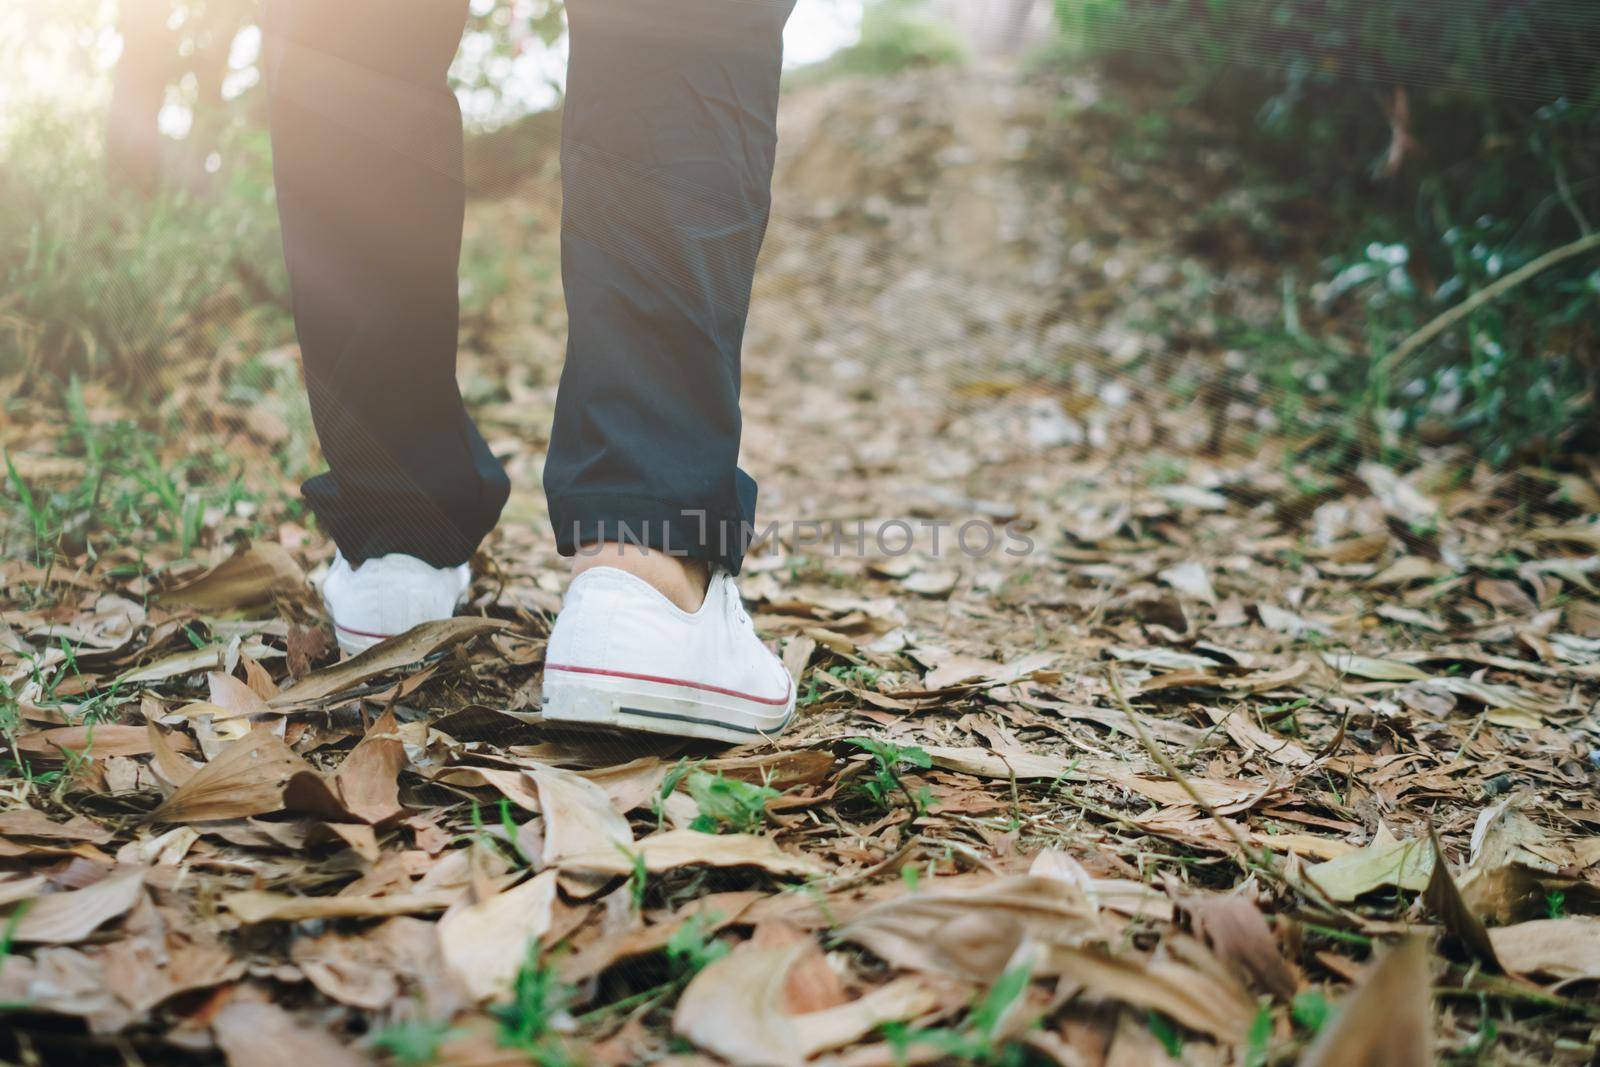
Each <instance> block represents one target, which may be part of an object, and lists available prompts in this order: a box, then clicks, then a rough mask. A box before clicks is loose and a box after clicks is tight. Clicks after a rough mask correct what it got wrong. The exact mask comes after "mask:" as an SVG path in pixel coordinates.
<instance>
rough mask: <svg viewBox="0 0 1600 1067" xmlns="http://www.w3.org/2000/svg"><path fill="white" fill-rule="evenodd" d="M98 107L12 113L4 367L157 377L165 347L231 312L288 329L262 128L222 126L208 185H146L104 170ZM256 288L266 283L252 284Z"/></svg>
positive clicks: (276, 330) (186, 341) (128, 378)
mask: <svg viewBox="0 0 1600 1067" xmlns="http://www.w3.org/2000/svg"><path fill="white" fill-rule="evenodd" d="M103 121H104V120H103V118H101V117H99V116H84V115H73V114H64V113H59V112H40V113H37V114H33V115H30V116H27V117H25V118H24V119H22V120H19V121H18V122H16V123H15V124H14V125H12V126H11V127H10V128H9V130H8V133H7V136H6V139H5V143H4V149H5V155H6V166H5V167H4V168H0V203H4V204H5V205H6V207H5V210H4V211H0V292H4V293H5V294H6V304H5V313H4V314H3V315H0V371H4V372H7V373H11V372H15V371H17V370H19V369H26V370H30V371H34V370H37V371H41V372H49V373H54V374H59V375H62V376H63V377H65V375H66V374H67V373H69V372H74V371H76V372H80V373H90V372H92V373H95V374H100V373H108V374H110V375H112V376H114V377H116V378H117V379H119V380H121V381H123V382H125V383H128V384H130V385H139V386H142V387H144V388H154V387H156V386H157V385H158V381H159V377H160V371H161V369H162V367H163V364H164V363H166V362H168V361H169V360H168V357H169V356H170V355H171V354H173V353H174V352H178V353H183V352H189V351H194V352H201V351H207V350H209V349H214V348H215V347H216V345H217V343H218V341H219V339H220V337H221V336H222V335H223V333H224V332H226V331H228V330H231V329H232V328H233V327H234V326H235V325H236V324H237V322H238V320H239V319H240V317H241V316H244V315H257V316H262V317H264V318H265V319H266V320H268V322H269V323H270V332H271V334H272V335H273V337H274V338H281V337H287V336H288V318H287V313H286V309H285V308H283V307H281V306H279V305H278V304H277V303H276V302H267V303H263V302H262V297H263V296H269V297H273V300H274V301H275V299H276V297H275V296H274V294H278V293H282V292H283V291H284V286H283V284H282V282H281V281H280V280H279V275H280V272H281V263H282V255H281V252H280V251H279V246H278V229H277V216H276V211H275V209H274V206H273V200H272V188H271V171H270V167H269V164H268V155H267V145H266V133H265V131H264V130H248V131H239V132H237V133H230V134H229V135H228V139H227V140H226V141H225V142H224V144H223V146H222V148H221V154H223V155H224V156H225V157H226V158H227V159H228V160H229V161H230V163H231V165H230V166H229V167H227V168H225V169H224V170H223V172H222V173H219V174H218V175H216V176H215V178H216V181H215V183H214V184H213V185H212V186H211V187H209V188H205V189H200V190H188V189H173V190H168V191H166V192H162V193H159V194H156V195H154V196H151V197H148V198H147V197H143V196H140V195H138V194H137V193H135V192H133V191H130V190H126V189H122V188H120V187H118V186H117V185H116V184H115V183H114V182H112V181H110V180H108V179H107V177H106V174H105V170H106V167H105V163H104V161H103V160H102V158H101V156H100V148H99V146H98V145H97V144H96V143H95V139H94V138H93V137H92V136H90V135H89V132H88V131H97V130H99V129H100V128H101V126H102V124H103ZM258 290H265V292H262V291H258Z"/></svg>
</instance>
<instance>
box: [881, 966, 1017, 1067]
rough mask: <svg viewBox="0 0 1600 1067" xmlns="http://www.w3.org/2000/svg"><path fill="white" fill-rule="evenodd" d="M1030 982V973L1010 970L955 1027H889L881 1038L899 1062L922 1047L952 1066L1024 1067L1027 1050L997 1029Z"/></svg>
mask: <svg viewBox="0 0 1600 1067" xmlns="http://www.w3.org/2000/svg"><path fill="white" fill-rule="evenodd" d="M1032 980H1033V973H1032V971H1030V970H1029V969H1028V968H1027V967H1012V968H1010V969H1009V970H1007V971H1006V972H1005V973H1003V974H1002V975H1001V976H1000V977H999V978H997V979H996V980H995V983H994V985H992V986H990V987H989V991H988V992H987V993H985V994H984V995H983V998H982V999H981V1000H979V1001H978V1003H977V1004H975V1005H974V1006H973V1008H972V1010H971V1011H970V1012H968V1013H967V1017H966V1018H965V1019H964V1020H962V1023H961V1025H960V1026H959V1027H957V1028H953V1029H952V1028H945V1027H939V1028H933V1029H925V1030H914V1029H909V1028H907V1027H906V1026H904V1025H903V1024H902V1025H892V1026H887V1027H885V1028H884V1036H885V1037H886V1038H887V1040H888V1042H889V1044H890V1046H891V1047H893V1048H894V1050H895V1053H896V1056H897V1057H898V1058H899V1059H900V1060H902V1061H904V1060H905V1059H906V1057H907V1054H908V1053H909V1051H910V1050H911V1048H912V1047H913V1046H916V1045H922V1046H924V1047H929V1048H932V1049H935V1050H936V1051H938V1052H939V1053H940V1054H941V1055H942V1056H944V1057H946V1058H948V1059H949V1060H950V1061H952V1062H955V1063H973V1064H981V1065H983V1067H1024V1065H1025V1064H1028V1063H1030V1062H1031V1059H1030V1056H1029V1053H1028V1050H1027V1049H1026V1048H1025V1047H1024V1046H1022V1045H1018V1044H1015V1043H1013V1042H1008V1041H1005V1040H1004V1039H1003V1038H1002V1035H1001V1026H1002V1025H1003V1024H1004V1023H1005V1021H1006V1018H1007V1016H1009V1015H1010V1014H1011V1012H1012V1011H1013V1010H1014V1008H1015V1006H1016V1005H1017V1003H1018V1002H1019V1001H1020V1000H1021V999H1022V997H1023V996H1024V995H1025V994H1026V993H1027V991H1028V985H1029V983H1030V982H1031V981H1032Z"/></svg>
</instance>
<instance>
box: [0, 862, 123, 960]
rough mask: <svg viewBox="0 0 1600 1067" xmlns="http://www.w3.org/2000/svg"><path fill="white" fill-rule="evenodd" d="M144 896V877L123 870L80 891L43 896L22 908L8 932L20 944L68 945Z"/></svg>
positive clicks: (82, 937) (121, 912)
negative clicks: (15, 923)
mask: <svg viewBox="0 0 1600 1067" xmlns="http://www.w3.org/2000/svg"><path fill="white" fill-rule="evenodd" d="M143 896H144V874H143V872H141V871H136V870H135V871H125V872H123V873H121V874H113V875H112V876H110V877H109V878H105V879H103V880H101V881H98V882H96V883H94V884H93V885H91V886H87V887H85V888H83V889H74V890H69V891H68V892H64V893H46V894H44V895H43V896H41V897H37V898H35V899H34V900H33V902H32V903H31V904H28V905H26V909H27V910H25V911H24V912H23V913H22V918H21V919H20V920H19V921H18V922H17V925H16V928H15V930H14V931H13V932H12V940H14V941H16V942H17V943H18V944H22V945H71V944H76V943H77V942H79V941H82V940H83V939H84V938H86V937H88V936H89V935H90V934H92V933H94V931H95V930H97V929H99V927H100V926H101V925H103V924H104V923H107V922H110V921H111V920H112V919H115V918H117V917H118V916H119V915H125V914H127V912H128V911H129V910H131V909H132V908H133V906H134V905H135V904H137V903H139V901H140V900H141V899H142V898H143Z"/></svg>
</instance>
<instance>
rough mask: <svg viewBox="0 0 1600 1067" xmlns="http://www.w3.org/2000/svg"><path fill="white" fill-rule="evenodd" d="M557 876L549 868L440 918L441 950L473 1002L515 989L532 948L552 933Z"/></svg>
mask: <svg viewBox="0 0 1600 1067" xmlns="http://www.w3.org/2000/svg"><path fill="white" fill-rule="evenodd" d="M557 877H558V875H557V873H556V872H555V871H554V870H548V871H545V872H544V873H542V874H539V875H537V876H535V877H533V878H530V879H528V881H526V882H523V883H522V884H521V885H519V886H517V887H516V888H514V889H508V890H506V891H505V892H503V893H496V894H495V895H494V896H492V897H490V898H488V899H487V900H480V901H477V902H475V903H472V904H468V903H465V902H458V903H456V904H454V905H452V906H451V908H450V910H449V911H447V912H445V914H444V918H442V919H440V920H439V948H440V952H441V954H442V955H443V957H444V961H445V963H446V964H447V965H448V966H449V968H450V970H451V971H452V972H453V973H454V974H455V976H456V978H457V979H458V980H459V981H460V982H461V984H462V985H463V986H465V987H466V989H467V992H468V993H470V994H471V995H472V997H473V998H474V999H476V1000H479V1001H484V1000H491V999H493V998H496V997H502V996H505V995H506V993H508V992H509V991H510V989H511V983H512V981H513V980H514V979H515V978H516V976H517V971H518V970H519V969H521V967H522V965H523V964H524V963H525V962H527V959H528V946H529V945H531V944H534V943H536V942H537V941H538V940H539V938H541V937H543V936H544V934H545V932H546V931H548V930H549V929H550V920H551V909H552V908H553V907H554V906H555V902H556V887H557Z"/></svg>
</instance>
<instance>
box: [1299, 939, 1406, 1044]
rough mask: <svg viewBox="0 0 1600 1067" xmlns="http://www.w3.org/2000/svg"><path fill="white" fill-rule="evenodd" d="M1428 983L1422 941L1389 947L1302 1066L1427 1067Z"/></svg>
mask: <svg viewBox="0 0 1600 1067" xmlns="http://www.w3.org/2000/svg"><path fill="white" fill-rule="evenodd" d="M1432 982H1433V978H1432V975H1430V974H1429V973H1428V950H1427V946H1426V945H1425V944H1424V943H1423V942H1422V941H1421V940H1420V939H1415V938H1414V939H1412V940H1409V941H1406V942H1404V943H1402V944H1401V945H1400V946H1399V947H1397V948H1393V949H1390V950H1389V951H1388V952H1386V953H1384V954H1383V955H1382V956H1381V957H1379V959H1378V962H1377V963H1375V964H1373V965H1372V967H1371V969H1370V970H1369V971H1368V972H1367V973H1366V975H1364V976H1363V977H1362V979H1361V982H1360V984H1359V985H1358V986H1357V987H1356V991H1355V992H1354V993H1352V994H1351V995H1350V996H1349V997H1347V998H1346V999H1345V1001H1344V1003H1343V1004H1341V1005H1340V1006H1339V1008H1338V1010H1337V1012H1336V1014H1335V1015H1334V1016H1333V1019H1332V1020H1331V1021H1330V1022H1328V1023H1327V1024H1326V1025H1325V1026H1324V1027H1323V1028H1322V1030H1321V1032H1320V1033H1318V1035H1317V1038H1316V1040H1315V1041H1314V1042H1312V1045H1311V1048H1310V1049H1308V1050H1307V1051H1306V1054H1305V1056H1304V1058H1302V1059H1301V1061H1300V1067H1428V1065H1429V1064H1431V1063H1433V1003H1432V1000H1433V998H1432V995H1431V987H1432Z"/></svg>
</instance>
